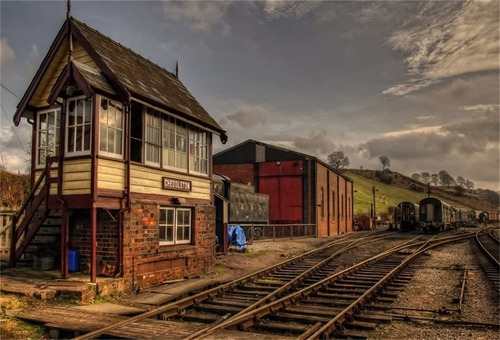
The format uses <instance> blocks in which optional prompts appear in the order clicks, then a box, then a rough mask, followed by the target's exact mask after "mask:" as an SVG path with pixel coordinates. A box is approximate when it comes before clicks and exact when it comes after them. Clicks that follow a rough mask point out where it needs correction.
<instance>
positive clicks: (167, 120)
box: [131, 107, 210, 175]
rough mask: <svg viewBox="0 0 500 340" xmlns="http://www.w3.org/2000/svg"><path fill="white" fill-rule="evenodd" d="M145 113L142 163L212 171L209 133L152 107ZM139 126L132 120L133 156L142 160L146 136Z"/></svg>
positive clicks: (188, 170) (202, 172)
mask: <svg viewBox="0 0 500 340" xmlns="http://www.w3.org/2000/svg"><path fill="white" fill-rule="evenodd" d="M133 108H134V107H133ZM144 112H145V114H144V129H143V131H144V139H143V143H144V144H143V145H144V149H143V150H144V157H143V160H142V162H144V163H146V164H150V165H156V166H160V167H162V168H172V169H176V170H180V171H184V172H189V173H197V174H203V175H207V174H208V172H209V143H210V134H209V133H208V132H205V131H203V130H201V129H200V128H197V127H194V126H190V125H189V124H188V123H186V122H184V121H182V120H180V119H177V118H174V117H171V116H169V115H167V114H164V113H162V112H159V111H158V110H154V109H153V108H151V107H146V109H145V110H144ZM136 115H137V114H136ZM135 125H137V128H136V129H134V126H135ZM135 125H134V121H132V137H131V141H132V149H133V150H132V152H131V157H132V158H133V160H134V161H136V162H138V161H140V160H139V159H140V157H141V152H140V149H139V148H138V145H139V143H140V142H141V141H140V138H142V136H139V132H140V129H139V127H140V126H139V124H135ZM134 146H135V147H134ZM188 148H189V150H188Z"/></svg>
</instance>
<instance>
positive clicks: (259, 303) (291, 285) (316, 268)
mask: <svg viewBox="0 0 500 340" xmlns="http://www.w3.org/2000/svg"><path fill="white" fill-rule="evenodd" d="M392 236H393V234H389V235H383V236H381V237H375V238H372V239H370V240H368V241H367V240H366V239H359V240H355V241H353V242H351V243H349V244H348V245H347V246H345V247H343V248H341V249H339V250H337V251H336V252H334V253H333V254H332V255H330V256H329V257H328V258H326V259H324V260H323V261H321V262H319V263H318V264H316V265H314V266H313V267H311V268H310V269H308V270H307V271H305V272H303V273H302V274H300V275H299V276H297V277H296V278H294V279H293V280H291V281H289V282H287V283H286V284H284V285H283V286H281V287H280V288H278V289H276V290H274V291H272V292H271V293H269V294H268V295H266V296H265V297H263V298H262V299H260V300H258V301H256V302H255V303H253V304H251V305H250V306H248V307H246V308H245V309H243V310H241V311H239V312H238V313H236V314H234V315H233V316H232V317H230V318H228V319H226V320H224V321H223V322H220V323H217V324H213V325H210V326H208V327H205V328H202V329H200V330H198V331H196V332H195V333H192V334H191V335H189V336H187V337H186V338H184V340H191V339H196V338H198V337H199V336H201V335H204V336H206V335H208V334H212V333H213V332H214V331H215V330H217V329H220V328H223V327H224V326H225V325H228V324H230V323H231V322H232V321H233V319H234V318H236V317H238V316H240V315H242V314H245V313H247V312H249V311H251V310H253V309H256V308H258V307H260V306H262V305H265V304H266V303H270V302H272V301H273V300H275V299H276V298H277V297H280V296H283V294H284V293H286V292H288V291H289V290H291V289H293V288H294V287H297V286H298V285H299V284H301V283H302V282H303V281H304V280H306V279H307V278H309V277H310V276H311V275H313V274H314V273H316V272H317V271H319V270H320V269H321V268H323V267H325V266H326V265H328V264H329V263H330V262H332V261H333V260H334V259H335V258H336V257H337V256H338V255H340V254H342V253H345V252H346V251H348V250H351V249H354V248H357V247H359V246H362V245H365V244H368V243H371V242H373V241H380V240H382V239H385V238H388V237H392ZM419 237H420V236H419Z"/></svg>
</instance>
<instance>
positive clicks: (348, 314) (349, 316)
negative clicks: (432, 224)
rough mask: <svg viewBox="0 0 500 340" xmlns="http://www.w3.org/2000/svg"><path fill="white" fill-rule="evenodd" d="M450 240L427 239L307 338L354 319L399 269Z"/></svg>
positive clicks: (325, 332) (329, 331) (323, 334)
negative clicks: (366, 302)
mask: <svg viewBox="0 0 500 340" xmlns="http://www.w3.org/2000/svg"><path fill="white" fill-rule="evenodd" d="M469 237H473V235H465V236H460V237H457V239H462V238H463V239H466V238H469ZM451 241H452V240H446V241H441V242H436V243H435V244H432V245H429V244H428V243H430V242H431V240H429V241H428V242H426V243H425V244H423V245H422V246H421V247H420V248H418V249H417V250H416V251H414V252H413V253H412V254H411V255H409V256H408V257H407V258H406V259H404V260H403V261H402V262H401V263H400V264H399V265H398V266H396V267H395V268H394V269H392V270H391V271H390V272H389V273H387V274H386V275H385V276H384V277H383V278H382V279H381V280H379V281H378V282H377V283H376V284H375V285H373V286H372V287H371V288H370V289H368V290H367V291H366V292H365V293H364V294H363V295H361V296H360V297H359V298H358V299H357V300H356V301H354V302H353V303H352V304H351V305H349V306H348V307H347V308H345V309H344V310H343V311H342V312H340V313H339V314H337V316H335V317H334V318H333V319H331V320H330V321H329V322H328V323H326V324H325V325H324V326H323V327H322V328H320V329H319V330H318V331H316V332H315V333H314V334H312V335H310V336H308V339H318V338H329V337H330V334H332V333H333V332H334V331H335V330H340V329H341V327H342V323H343V322H345V321H348V320H353V319H354V314H356V313H357V312H359V308H360V306H361V305H362V304H363V303H364V302H365V301H367V300H368V299H370V298H371V297H372V296H373V295H374V294H375V293H377V291H378V290H380V289H381V288H382V287H383V286H384V285H385V284H387V283H388V282H389V281H390V279H392V278H393V277H394V276H395V275H397V274H398V273H399V272H400V271H401V270H403V269H404V268H405V267H406V266H407V265H408V264H410V263H411V262H412V261H414V260H415V259H416V258H417V257H419V256H421V255H422V254H423V253H424V252H426V251H427V250H429V249H431V248H434V247H437V246H440V245H443V244H446V243H448V242H451Z"/></svg>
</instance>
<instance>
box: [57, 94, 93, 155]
mask: <svg viewBox="0 0 500 340" xmlns="http://www.w3.org/2000/svg"><path fill="white" fill-rule="evenodd" d="M80 99H83V101H84V103H85V99H87V98H86V97H85V96H78V97H73V98H69V99H68V100H67V101H66V126H65V129H66V136H65V148H64V151H65V155H66V156H80V155H90V152H91V151H92V122H93V120H94V112H93V111H94V110H93V109H94V100H95V98H89V100H90V131H89V137H90V141H89V149H88V150H79V151H70V150H68V147H69V143H68V138H69V128H70V126H69V105H70V102H73V101H74V102H76V101H78V100H80ZM75 108H76V104H75ZM84 108H85V106H84ZM84 114H85V116H84V119H83V121H84V122H85V117H86V116H87V115H86V112H84ZM75 117H76V115H75ZM75 122H76V118H75ZM85 125H86V124H78V126H85ZM74 126H77V124H75V125H74ZM72 128H73V126H72ZM75 138H76V133H75ZM74 146H75V147H76V140H75V144H74ZM82 146H83V147H84V146H85V131H83V134H82ZM83 147H82V149H83Z"/></svg>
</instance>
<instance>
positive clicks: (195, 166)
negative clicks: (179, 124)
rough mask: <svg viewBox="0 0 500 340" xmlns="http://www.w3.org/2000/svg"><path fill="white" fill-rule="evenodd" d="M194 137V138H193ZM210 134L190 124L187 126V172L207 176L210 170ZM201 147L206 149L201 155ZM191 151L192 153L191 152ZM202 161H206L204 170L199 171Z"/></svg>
mask: <svg viewBox="0 0 500 340" xmlns="http://www.w3.org/2000/svg"><path fill="white" fill-rule="evenodd" d="M203 135H204V136H205V140H204V141H203ZM193 137H194V138H193ZM209 143H210V136H209V133H208V132H206V131H204V130H202V129H199V128H196V127H193V126H190V127H189V155H188V156H189V173H190V174H198V175H203V176H208V173H209V172H210V169H209V167H210V162H209V159H208V154H209V153H210V150H209V147H208V146H209ZM203 149H205V150H206V154H205V155H203V152H202V151H203ZM191 151H193V154H191ZM202 162H205V163H206V172H203V171H201V164H202Z"/></svg>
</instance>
